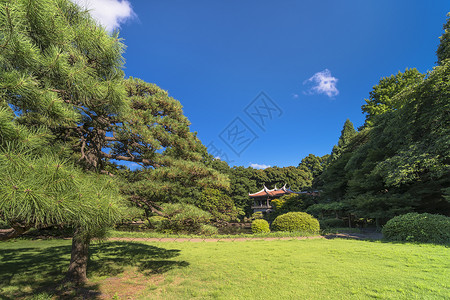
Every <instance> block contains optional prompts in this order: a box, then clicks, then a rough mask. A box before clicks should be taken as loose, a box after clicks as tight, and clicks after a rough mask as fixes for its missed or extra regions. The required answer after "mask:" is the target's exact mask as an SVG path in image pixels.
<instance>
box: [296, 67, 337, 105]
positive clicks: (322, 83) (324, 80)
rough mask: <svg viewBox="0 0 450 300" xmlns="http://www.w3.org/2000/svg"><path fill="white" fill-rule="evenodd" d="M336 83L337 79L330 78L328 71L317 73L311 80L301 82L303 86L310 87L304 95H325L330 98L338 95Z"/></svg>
mask: <svg viewBox="0 0 450 300" xmlns="http://www.w3.org/2000/svg"><path fill="white" fill-rule="evenodd" d="M337 82H338V79H337V78H336V77H333V76H331V72H330V70H328V69H325V70H323V71H322V72H317V73H316V74H314V75H313V76H312V77H311V78H309V79H308V80H305V81H304V82H303V84H306V85H312V86H311V87H310V88H309V90H308V91H307V92H306V93H305V94H308V95H313V94H325V95H327V96H328V97H330V98H332V97H334V96H337V95H339V91H338V89H337V88H336V84H337Z"/></svg>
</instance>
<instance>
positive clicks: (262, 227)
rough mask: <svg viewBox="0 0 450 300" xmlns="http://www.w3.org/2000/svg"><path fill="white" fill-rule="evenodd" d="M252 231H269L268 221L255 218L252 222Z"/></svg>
mask: <svg viewBox="0 0 450 300" xmlns="http://www.w3.org/2000/svg"><path fill="white" fill-rule="evenodd" d="M252 232H253V233H261V232H263V233H267V232H270V228H269V223H267V221H266V220H263V219H256V220H255V221H253V222H252Z"/></svg>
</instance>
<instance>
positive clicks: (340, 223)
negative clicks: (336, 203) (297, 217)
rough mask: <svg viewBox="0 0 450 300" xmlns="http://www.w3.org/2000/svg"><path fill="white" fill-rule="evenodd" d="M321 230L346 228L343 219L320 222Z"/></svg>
mask: <svg viewBox="0 0 450 300" xmlns="http://www.w3.org/2000/svg"><path fill="white" fill-rule="evenodd" d="M319 224H320V228H337V227H344V226H345V224H344V220H342V219H335V218H334V219H324V220H319Z"/></svg>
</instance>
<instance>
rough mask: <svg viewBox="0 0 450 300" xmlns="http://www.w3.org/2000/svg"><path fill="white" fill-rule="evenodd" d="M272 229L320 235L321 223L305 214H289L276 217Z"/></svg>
mask: <svg viewBox="0 0 450 300" xmlns="http://www.w3.org/2000/svg"><path fill="white" fill-rule="evenodd" d="M272 229H273V230H276V231H301V232H305V233H318V232H319V231H320V225H319V221H317V219H315V218H314V217H313V216H311V215H308V214H307V213H304V212H288V213H286V214H284V215H281V216H278V217H276V219H275V220H274V221H273V223H272Z"/></svg>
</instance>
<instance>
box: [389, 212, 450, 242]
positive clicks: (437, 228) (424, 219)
mask: <svg viewBox="0 0 450 300" xmlns="http://www.w3.org/2000/svg"><path fill="white" fill-rule="evenodd" d="M382 232H383V236H384V237H385V238H386V239H387V240H391V241H408V242H422V243H439V244H440V243H450V217H446V216H442V215H432V214H427V213H424V214H418V213H408V214H405V215H401V216H397V217H394V218H392V219H390V220H389V221H388V222H387V223H386V225H384V227H383V230H382Z"/></svg>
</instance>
